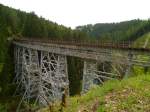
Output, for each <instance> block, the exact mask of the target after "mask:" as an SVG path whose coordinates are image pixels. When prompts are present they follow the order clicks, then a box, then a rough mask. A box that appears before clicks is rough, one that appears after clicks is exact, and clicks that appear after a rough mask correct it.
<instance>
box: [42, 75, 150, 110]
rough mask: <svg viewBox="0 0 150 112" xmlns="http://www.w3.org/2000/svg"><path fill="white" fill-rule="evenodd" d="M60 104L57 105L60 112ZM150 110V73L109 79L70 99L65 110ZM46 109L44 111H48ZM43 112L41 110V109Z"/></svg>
mask: <svg viewBox="0 0 150 112" xmlns="http://www.w3.org/2000/svg"><path fill="white" fill-rule="evenodd" d="M59 109H60V107H59V106H55V109H54V110H55V111H56V112H58V110H59ZM95 110H96V111H97V112H150V74H146V75H142V74H141V75H139V76H137V77H132V78H128V79H123V80H121V81H118V80H114V81H108V82H106V83H105V84H104V85H103V86H98V87H93V88H92V89H91V90H90V91H89V92H88V93H87V94H85V95H83V96H76V97H72V98H69V99H68V106H67V107H66V108H64V112H93V111H94V112H96V111H95ZM47 111H48V109H44V110H43V111H42V112H47ZM55 111H54V112H55ZM40 112H41V111H40Z"/></svg>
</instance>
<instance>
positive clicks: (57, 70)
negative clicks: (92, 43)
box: [40, 51, 69, 105]
mask: <svg viewBox="0 0 150 112" xmlns="http://www.w3.org/2000/svg"><path fill="white" fill-rule="evenodd" d="M40 65H41V76H40V77H41V78H40V79H41V85H40V86H41V88H40V93H41V96H40V102H41V103H42V104H44V105H46V103H47V102H46V101H45V99H47V101H51V102H55V101H57V100H61V99H62V96H63V94H65V91H66V90H67V95H69V81H68V71H67V57H66V56H64V55H57V54H53V53H49V52H44V51H41V62H40Z"/></svg>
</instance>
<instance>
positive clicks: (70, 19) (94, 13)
mask: <svg viewBox="0 0 150 112" xmlns="http://www.w3.org/2000/svg"><path fill="white" fill-rule="evenodd" d="M0 3H1V4H4V5H7V6H11V7H13V8H16V9H20V10H23V11H26V12H31V11H34V12H35V13H36V14H37V15H38V16H42V17H44V18H46V19H49V20H51V21H53V22H57V23H58V24H63V25H65V26H67V27H72V28H75V27H76V26H79V25H84V24H95V23H104V22H119V21H125V20H131V19H137V18H140V19H148V18H150V0H0Z"/></svg>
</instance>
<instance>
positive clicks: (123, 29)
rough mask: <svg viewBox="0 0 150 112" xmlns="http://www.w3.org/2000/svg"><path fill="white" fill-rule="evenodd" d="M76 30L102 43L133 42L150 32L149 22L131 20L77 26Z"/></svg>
mask: <svg viewBox="0 0 150 112" xmlns="http://www.w3.org/2000/svg"><path fill="white" fill-rule="evenodd" d="M76 29H77V30H79V31H84V32H86V33H87V34H88V35H89V36H90V37H93V38H96V39H99V40H103V41H125V40H126V41H128V40H132V41H133V40H135V39H137V38H138V37H140V36H142V35H143V34H144V33H146V32H148V31H150V21H149V20H131V21H124V22H120V23H98V24H95V25H85V26H78V27H77V28H76Z"/></svg>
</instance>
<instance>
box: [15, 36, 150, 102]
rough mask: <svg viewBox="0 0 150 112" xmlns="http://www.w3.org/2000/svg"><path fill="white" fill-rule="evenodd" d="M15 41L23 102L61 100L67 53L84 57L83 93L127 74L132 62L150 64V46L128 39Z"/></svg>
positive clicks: (65, 86) (64, 90) (66, 83)
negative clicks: (93, 41)
mask: <svg viewBox="0 0 150 112" xmlns="http://www.w3.org/2000/svg"><path fill="white" fill-rule="evenodd" d="M13 45H14V58H15V74H16V77H15V79H14V81H15V83H17V85H18V87H17V89H16V91H15V94H17V93H19V94H21V95H22V100H21V102H20V104H21V103H22V102H23V101H26V102H30V101H32V102H33V101H34V103H37V104H39V105H47V104H48V103H47V102H55V101H57V100H61V99H62V96H63V94H64V93H65V94H66V93H67V94H68V95H69V80H68V69H67V66H68V65H67V57H68V56H72V57H79V58H81V59H83V60H84V67H83V81H82V82H83V83H82V94H84V93H85V92H87V91H88V90H89V88H90V87H92V86H93V85H95V84H101V83H103V81H106V80H109V79H114V78H119V77H122V76H123V77H127V76H128V75H129V74H130V70H131V67H132V66H133V65H136V66H145V67H148V66H150V62H149V61H148V60H147V58H145V57H149V53H150V49H148V48H136V47H133V46H132V44H131V43H128V42H126V43H125V42H123V43H110V42H109V43H108V42H107V43H102V42H95V43H91V42H75V41H56V40H38V39H36V40H33V39H20V40H14V41H13ZM106 67H107V68H106ZM108 68H109V69H108ZM122 74H123V75H122ZM18 91H19V92H18ZM20 91H21V92H20Z"/></svg>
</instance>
